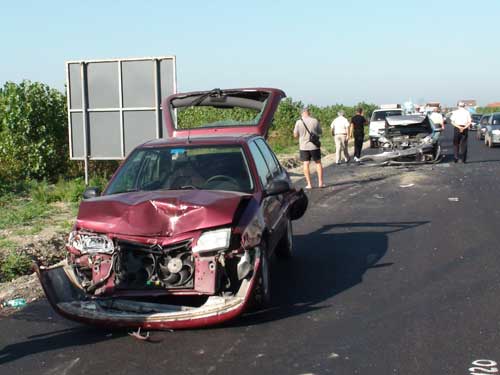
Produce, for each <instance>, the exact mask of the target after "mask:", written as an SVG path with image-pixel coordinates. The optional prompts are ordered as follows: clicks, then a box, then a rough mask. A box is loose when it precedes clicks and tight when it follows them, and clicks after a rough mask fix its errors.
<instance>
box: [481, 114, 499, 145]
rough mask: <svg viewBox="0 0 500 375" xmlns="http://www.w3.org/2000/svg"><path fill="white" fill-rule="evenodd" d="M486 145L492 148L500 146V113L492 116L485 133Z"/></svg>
mask: <svg viewBox="0 0 500 375" xmlns="http://www.w3.org/2000/svg"><path fill="white" fill-rule="evenodd" d="M484 144H485V145H486V146H488V147H490V148H491V147H493V146H496V145H497V144H500V112H496V113H492V114H491V117H490V119H489V121H488V125H487V126H486V132H485V133H484Z"/></svg>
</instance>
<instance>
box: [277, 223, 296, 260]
mask: <svg viewBox="0 0 500 375" xmlns="http://www.w3.org/2000/svg"><path fill="white" fill-rule="evenodd" d="M292 255H293V229H292V220H290V219H288V220H287V223H286V231H285V233H284V234H283V237H282V238H281V240H280V242H279V243H278V246H277V247H276V256H277V257H278V258H281V259H288V258H291V257H292Z"/></svg>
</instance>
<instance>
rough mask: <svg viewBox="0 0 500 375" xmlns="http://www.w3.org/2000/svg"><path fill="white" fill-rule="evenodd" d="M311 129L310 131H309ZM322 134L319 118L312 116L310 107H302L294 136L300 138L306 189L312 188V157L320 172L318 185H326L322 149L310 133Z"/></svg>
mask: <svg viewBox="0 0 500 375" xmlns="http://www.w3.org/2000/svg"><path fill="white" fill-rule="evenodd" d="M308 130H309V131H308ZM309 133H313V134H316V135H318V136H321V134H322V131H321V125H320V123H319V121H318V120H317V119H315V118H314V117H312V116H311V115H310V112H309V108H307V107H304V108H303V109H302V113H301V118H300V119H299V120H297V122H296V123H295V128H294V129H293V136H294V137H295V138H298V139H299V149H300V160H301V161H302V162H304V176H305V177H306V181H307V186H306V189H311V188H312V183H311V172H310V169H309V163H310V162H311V159H312V160H313V161H314V162H315V163H316V171H317V172H318V187H320V188H321V187H324V186H325V185H324V184H323V166H322V165H321V149H320V148H319V147H318V146H316V145H315V144H314V143H312V142H311V141H310V134H309Z"/></svg>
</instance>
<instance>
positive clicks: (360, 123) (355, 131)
mask: <svg viewBox="0 0 500 375" xmlns="http://www.w3.org/2000/svg"><path fill="white" fill-rule="evenodd" d="M367 123H368V121H366V118H365V117H364V116H363V108H358V109H357V110H356V115H355V116H353V118H351V127H350V129H349V135H350V136H351V137H352V136H354V161H359V158H361V150H362V149H363V141H364V140H365V125H366V124H367Z"/></svg>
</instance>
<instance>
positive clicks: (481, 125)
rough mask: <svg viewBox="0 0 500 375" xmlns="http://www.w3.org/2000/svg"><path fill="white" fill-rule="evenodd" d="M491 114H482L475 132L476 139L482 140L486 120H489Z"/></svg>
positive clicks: (486, 123)
mask: <svg viewBox="0 0 500 375" xmlns="http://www.w3.org/2000/svg"><path fill="white" fill-rule="evenodd" d="M490 117H491V115H490V114H488V115H483V116H482V117H481V120H480V121H479V126H478V128H477V132H476V139H477V140H478V141H482V140H483V139H484V134H485V133H486V126H487V125H488V121H489V120H490Z"/></svg>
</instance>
